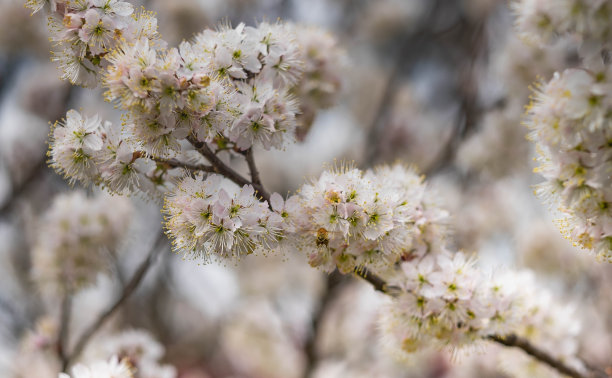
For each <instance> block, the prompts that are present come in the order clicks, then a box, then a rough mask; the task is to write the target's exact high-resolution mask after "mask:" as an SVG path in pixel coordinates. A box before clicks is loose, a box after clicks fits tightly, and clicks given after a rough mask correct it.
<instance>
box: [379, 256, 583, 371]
mask: <svg viewBox="0 0 612 378" xmlns="http://www.w3.org/2000/svg"><path fill="white" fill-rule="evenodd" d="M474 263H475V261H474V260H472V259H469V258H466V257H465V255H464V254H463V253H461V252H459V253H455V254H453V255H448V254H440V255H437V256H426V257H424V258H423V259H421V260H420V261H418V262H415V261H411V262H404V263H402V264H401V268H402V269H401V271H400V272H399V273H398V274H397V276H396V277H394V278H393V279H390V280H389V283H391V284H393V285H395V286H394V287H397V292H396V293H395V294H396V296H395V297H394V298H392V299H391V302H390V303H389V304H388V305H387V306H386V308H385V309H384V310H383V311H381V317H380V324H381V327H382V328H383V330H384V332H385V338H384V341H385V342H386V343H387V346H389V347H390V348H392V350H394V351H399V350H401V351H403V352H405V353H412V352H415V351H417V350H423V349H427V348H430V347H437V348H443V347H448V348H451V349H453V350H455V349H459V348H461V347H466V346H469V345H473V344H474V343H475V342H477V341H478V340H481V339H483V338H486V337H487V336H491V335H497V336H502V337H503V336H504V335H507V334H510V333H514V334H517V335H521V336H526V337H528V338H529V339H530V340H533V339H534V336H535V335H536V334H538V333H541V334H542V335H547V336H549V335H551V334H553V335H554V336H552V337H551V338H550V341H549V342H547V343H546V344H542V345H539V346H540V347H543V348H545V350H546V351H547V352H549V353H551V355H554V356H556V357H558V358H561V359H563V360H564V361H566V362H567V363H571V364H572V365H574V366H575V367H576V368H577V369H580V368H583V367H582V366H581V364H580V361H579V360H578V359H577V358H576V357H575V355H576V352H577V348H578V344H577V340H576V337H577V333H578V332H577V331H579V329H580V322H579V321H578V320H577V318H576V317H575V314H574V313H573V309H572V308H571V307H568V306H566V307H564V306H561V305H559V304H558V303H555V302H554V301H552V300H551V298H552V297H551V295H550V293H549V292H547V291H546V290H543V289H541V288H538V290H537V291H535V292H534V290H533V288H534V287H538V285H537V283H536V282H535V280H534V278H533V275H531V274H530V273H529V272H512V271H505V272H496V273H495V274H494V275H490V276H489V275H487V274H484V273H483V272H482V271H481V270H479V269H478V268H477V267H475V266H474ZM538 340H539V338H538ZM559 340H563V344H562V345H561V344H559V345H557V344H556V341H559Z"/></svg>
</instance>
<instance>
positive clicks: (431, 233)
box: [283, 165, 448, 273]
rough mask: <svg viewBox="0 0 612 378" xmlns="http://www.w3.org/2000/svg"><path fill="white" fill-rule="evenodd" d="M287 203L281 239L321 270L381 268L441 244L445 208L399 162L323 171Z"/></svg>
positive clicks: (439, 249) (417, 176)
mask: <svg viewBox="0 0 612 378" xmlns="http://www.w3.org/2000/svg"><path fill="white" fill-rule="evenodd" d="M296 202H297V204H298V206H296ZM287 204H289V205H290V206H289V207H290V208H291V209H286V210H285V211H286V215H285V217H284V218H283V219H284V220H285V223H286V224H288V225H289V227H291V228H290V229H287V231H288V233H289V235H288V237H287V239H288V240H289V241H294V242H295V243H296V244H297V246H298V248H299V249H301V250H302V251H304V252H305V253H306V254H307V255H308V257H309V261H310V264H311V265H312V266H315V267H321V268H323V269H324V270H326V271H331V270H333V269H334V268H336V267H337V268H338V269H339V270H340V271H341V272H344V273H346V272H351V271H353V270H354V269H356V268H360V267H365V268H368V269H373V270H376V271H384V270H385V269H387V268H389V267H390V266H392V265H393V264H394V263H396V262H397V261H399V260H400V259H402V258H404V259H410V258H414V257H417V256H423V255H425V254H427V253H428V252H434V253H437V252H439V251H441V250H442V249H443V246H444V238H445V235H446V232H447V230H446V223H447V218H448V213H447V212H446V211H444V210H442V209H441V208H439V207H438V206H437V204H436V200H435V197H434V196H433V194H432V193H431V191H428V190H427V187H426V185H425V184H424V183H423V177H422V176H419V175H418V174H417V173H416V172H415V171H414V170H412V169H407V168H406V167H403V166H401V165H395V166H392V167H381V168H378V169H376V170H368V171H366V172H362V171H360V170H358V169H354V168H341V169H337V170H329V171H326V172H324V173H323V174H322V175H321V176H320V177H319V179H318V180H316V181H314V182H313V183H312V184H306V185H304V186H302V188H301V189H300V190H299V192H298V194H297V195H295V196H294V197H291V198H290V199H289V200H288V201H287ZM287 204H286V205H285V206H287Z"/></svg>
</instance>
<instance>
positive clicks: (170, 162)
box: [151, 157, 215, 172]
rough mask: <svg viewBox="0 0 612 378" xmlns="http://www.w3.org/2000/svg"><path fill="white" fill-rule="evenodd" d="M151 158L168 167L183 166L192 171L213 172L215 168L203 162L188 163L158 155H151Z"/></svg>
mask: <svg viewBox="0 0 612 378" xmlns="http://www.w3.org/2000/svg"><path fill="white" fill-rule="evenodd" d="M151 160H153V161H154V162H156V163H159V164H163V165H165V166H167V167H169V168H185V169H187V170H189V171H194V172H198V171H202V172H215V169H214V168H213V167H212V166H210V165H205V164H190V163H185V162H182V161H180V160H177V159H163V158H159V157H152V158H151Z"/></svg>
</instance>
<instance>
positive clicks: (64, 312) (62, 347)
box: [57, 290, 72, 365]
mask: <svg viewBox="0 0 612 378" xmlns="http://www.w3.org/2000/svg"><path fill="white" fill-rule="evenodd" d="M71 295H72V294H71V293H70V292H69V291H68V290H66V292H65V293H64V297H63V298H62V304H61V308H60V323H59V333H58V336H57V354H58V356H59V359H60V361H61V363H62V365H63V364H65V363H66V360H67V359H68V356H67V352H68V339H69V330H70V312H71V309H72V297H71Z"/></svg>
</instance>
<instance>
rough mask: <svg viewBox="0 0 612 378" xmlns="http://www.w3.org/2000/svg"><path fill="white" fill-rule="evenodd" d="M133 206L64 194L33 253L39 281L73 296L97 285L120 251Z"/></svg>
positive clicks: (119, 200)
mask: <svg viewBox="0 0 612 378" xmlns="http://www.w3.org/2000/svg"><path fill="white" fill-rule="evenodd" d="M130 213H131V204H130V201H129V200H127V199H125V198H116V197H110V196H107V195H104V196H99V197H95V198H87V197H86V196H85V194H83V193H82V192H73V193H71V194H64V195H59V196H58V197H56V198H55V199H54V201H53V204H52V205H51V208H50V209H49V210H48V211H47V212H46V213H45V214H44V216H43V217H42V219H41V222H40V227H39V231H38V233H37V235H36V241H35V245H34V248H33V251H32V253H33V255H32V259H33V261H32V265H33V268H32V269H33V272H32V274H33V277H34V279H35V280H36V281H37V282H38V283H40V284H41V288H44V289H50V290H57V291H60V292H63V291H67V292H72V291H74V290H76V289H78V288H80V287H83V286H87V285H90V284H92V283H94V282H95V281H96V277H97V274H98V273H100V272H103V271H104V270H105V269H106V267H107V266H108V256H109V255H110V254H113V253H115V252H116V248H117V246H118V245H119V243H120V241H121V238H122V236H123V235H124V234H125V231H126V229H127V226H128V224H129V221H130Z"/></svg>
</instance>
